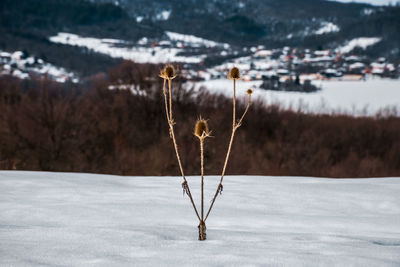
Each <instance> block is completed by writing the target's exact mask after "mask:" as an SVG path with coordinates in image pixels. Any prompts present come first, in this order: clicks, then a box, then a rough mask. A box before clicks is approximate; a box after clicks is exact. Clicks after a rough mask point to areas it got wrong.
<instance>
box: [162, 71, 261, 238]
mask: <svg viewBox="0 0 400 267" xmlns="http://www.w3.org/2000/svg"><path fill="white" fill-rule="evenodd" d="M159 76H160V77H161V78H163V79H164V84H163V95H164V104H165V113H166V116H167V121H168V125H169V134H170V137H171V139H172V142H173V145H174V149H175V154H176V158H177V161H178V165H179V169H180V172H181V176H182V178H183V183H182V188H183V192H184V193H186V194H187V195H188V196H189V199H190V202H191V203H192V206H193V209H194V211H195V213H196V216H197V218H198V219H199V226H198V228H199V240H205V239H206V224H205V222H206V220H207V218H208V216H209V215H210V212H211V209H212V207H213V206H214V203H215V200H216V198H217V196H218V194H221V192H222V190H223V186H222V182H223V179H224V176H225V172H226V167H227V165H228V161H229V157H230V153H231V149H232V144H233V140H234V137H235V133H236V131H237V129H238V128H239V127H240V126H241V125H242V122H243V119H244V117H245V116H246V114H247V112H248V110H249V107H250V104H251V94H252V93H253V90H252V89H248V90H247V91H246V93H247V95H248V100H247V106H246V109H245V111H244V112H243V114H242V116H241V117H240V119H239V120H238V121H236V81H237V80H239V79H240V71H239V69H238V68H237V67H233V68H232V69H231V70H230V71H229V73H228V78H229V79H231V80H233V106H232V109H233V112H232V133H231V138H230V140H229V144H228V150H227V152H226V156H225V161H224V166H223V168H222V173H221V178H220V181H219V184H218V187H217V190H216V192H215V194H214V197H213V198H212V200H211V204H210V207H209V208H208V211H207V213H206V215H205V216H204V141H205V139H206V138H208V137H210V136H211V131H210V130H209V128H208V122H207V120H204V119H202V118H201V117H200V118H199V119H197V121H196V124H195V128H194V132H193V134H194V135H195V136H196V137H197V138H198V139H199V142H200V162H201V163H200V164H201V166H200V169H201V215H199V212H198V210H197V207H196V205H195V203H194V201H193V197H192V194H191V192H190V189H189V184H188V182H187V179H186V177H185V174H184V171H183V167H182V162H181V157H180V154H179V149H178V145H177V142H176V137H175V132H174V125H175V124H176V123H175V121H174V119H173V113H172V80H173V79H174V78H175V77H176V72H175V69H174V67H173V66H172V65H170V64H168V65H166V66H165V67H164V68H163V69H162V70H161V71H160V75H159ZM167 82H168V91H167V88H166V87H167Z"/></svg>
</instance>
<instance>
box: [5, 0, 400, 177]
mask: <svg viewBox="0 0 400 267" xmlns="http://www.w3.org/2000/svg"><path fill="white" fill-rule="evenodd" d="M0 36H1V37H0V169H10V170H41V171H67V172H93V173H110V174H121V175H179V172H178V170H179V169H178V166H177V163H176V159H175V154H174V151H173V147H172V144H171V140H170V138H169V135H168V125H167V122H166V120H165V114H164V106H163V98H162V90H161V89H162V80H161V79H160V78H159V77H158V74H159V71H160V69H161V68H162V67H163V65H164V64H166V63H172V64H173V65H174V66H175V67H176V68H177V70H178V74H179V76H178V77H177V78H176V79H174V83H173V86H174V90H173V92H174V93H173V95H174V103H175V104H174V105H175V106H174V111H175V114H176V121H177V125H176V134H177V139H178V143H179V145H180V149H181V155H182V157H183V165H184V168H185V170H186V173H187V174H198V172H199V166H200V162H199V161H200V160H199V156H198V155H199V148H198V143H197V140H196V138H195V137H194V136H193V134H192V132H193V127H194V124H195V120H196V118H197V117H198V116H200V115H202V117H204V118H207V119H209V126H210V129H211V130H212V132H213V136H214V138H211V139H208V140H207V143H206V152H205V153H206V154H205V158H206V162H207V164H206V170H205V171H206V173H207V174H218V173H220V172H221V168H222V165H223V160H224V155H225V152H226V149H227V145H228V141H229V136H230V131H231V129H230V127H231V118H232V114H231V112H232V100H231V96H232V92H233V91H232V81H230V80H228V79H227V78H226V76H227V72H228V71H229V69H230V68H231V67H233V66H237V67H238V68H239V69H240V70H241V76H242V79H241V80H240V81H239V82H238V87H237V90H238V91H237V94H238V96H239V111H238V112H239V114H241V112H243V110H244V105H245V101H246V96H245V91H246V90H247V89H248V88H253V89H254V94H253V104H252V107H251V109H250V110H249V113H248V115H247V117H246V119H245V122H244V124H243V126H242V127H241V128H240V130H239V131H238V132H237V136H236V139H235V143H234V146H233V153H232V156H231V159H230V164H229V165H228V170H227V173H228V174H260V175H298V176H300V175H301V176H326V177H377V176H399V175H400V134H399V133H400V117H399V116H400V79H399V78H400V3H399V2H396V1H384V0H371V1H368V0H365V1H326V0H247V1H245V0H242V1H235V2H232V1H227V0H213V1H206V0H185V1H183V0H170V1H162V0H154V1H148V0H146V1H145V0H91V1H85V0H69V1H66V0H18V1H15V0H2V1H1V2H0Z"/></svg>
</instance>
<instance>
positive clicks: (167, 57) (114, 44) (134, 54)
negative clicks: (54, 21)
mask: <svg viewBox="0 0 400 267" xmlns="http://www.w3.org/2000/svg"><path fill="white" fill-rule="evenodd" d="M49 40H50V41H51V42H53V43H59V44H64V45H72V46H80V47H86V48H88V49H90V50H92V51H94V52H97V53H101V54H106V55H109V56H110V57H114V58H123V59H128V60H132V61H135V62H137V63H167V62H184V63H199V62H201V61H202V60H203V59H204V58H205V56H204V55H199V56H193V57H191V56H179V55H178V54H179V53H180V52H182V51H183V50H182V49H179V48H164V47H160V46H156V47H142V46H139V47H137V46H132V45H130V44H129V43H128V42H126V41H124V40H117V39H98V38H93V37H82V36H79V35H77V34H72V33H65V32H60V33H58V34H57V35H56V36H52V37H50V38H49Z"/></svg>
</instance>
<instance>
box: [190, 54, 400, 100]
mask: <svg viewBox="0 0 400 267" xmlns="http://www.w3.org/2000/svg"><path fill="white" fill-rule="evenodd" d="M252 52H253V53H252V55H250V56H245V57H239V58H236V59H232V60H230V61H228V62H225V63H223V64H221V65H217V66H215V67H211V68H207V69H205V70H200V71H198V72H191V73H190V75H192V77H193V79H196V78H199V79H201V80H211V79H221V78H225V77H226V73H227V70H228V69H230V68H231V67H232V66H237V67H239V68H240V70H241V71H242V78H243V79H244V80H246V81H254V80H263V81H264V83H263V85H264V86H261V87H264V88H265V89H270V90H289V91H291V89H290V88H288V86H280V85H285V84H295V85H296V84H297V85H304V86H303V87H302V88H303V89H302V88H300V89H299V90H297V89H295V91H306V92H307V91H309V90H311V91H313V90H314V89H313V88H311V89H310V87H309V86H308V85H310V84H311V83H312V81H316V80H330V81H361V80H366V79H368V78H370V77H376V78H391V79H399V77H400V64H398V65H396V64H394V63H392V62H390V60H388V59H386V58H383V57H381V58H378V59H376V60H371V59H370V58H369V57H368V56H365V55H357V54H355V53H354V54H353V53H342V52H340V51H337V50H336V51H335V50H314V51H313V50H311V49H295V48H294V49H292V48H289V47H284V48H282V49H273V50H268V49H264V48H263V47H262V46H260V47H258V48H252ZM289 87H290V86H289ZM292 89H293V88H292Z"/></svg>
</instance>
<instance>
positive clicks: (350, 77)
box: [0, 32, 400, 92]
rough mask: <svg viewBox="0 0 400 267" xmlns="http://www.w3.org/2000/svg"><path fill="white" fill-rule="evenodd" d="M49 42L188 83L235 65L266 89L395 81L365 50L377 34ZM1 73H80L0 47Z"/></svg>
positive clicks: (69, 37)
mask: <svg viewBox="0 0 400 267" xmlns="http://www.w3.org/2000/svg"><path fill="white" fill-rule="evenodd" d="M49 40H50V41H51V42H53V43H58V44H62V45H72V46H79V47H84V48H85V49H89V50H92V51H93V52H96V53H101V54H106V55H109V56H110V57H114V58H123V59H127V60H132V61H134V62H137V63H154V64H160V63H161V64H164V63H174V64H182V65H183V67H182V70H181V74H182V75H183V76H184V77H185V78H186V79H188V80H191V81H207V80H215V79H223V78H226V73H227V71H228V70H229V69H230V68H231V67H233V66H236V67H238V68H239V69H240V70H241V73H242V79H243V80H245V81H255V80H258V81H262V85H261V86H260V87H261V88H264V89H268V90H284V91H303V92H312V91H315V90H318V88H316V87H315V86H314V85H313V81H316V80H332V81H333V80H334V81H361V80H366V79H368V78H369V77H379V78H391V79H399V77H400V64H399V63H394V62H391V61H390V59H387V58H383V57H381V58H377V59H371V57H369V56H367V55H366V53H365V49H366V48H367V47H368V46H371V45H374V44H376V43H378V42H379V41H380V39H379V38H371V37H365V38H356V39H353V40H350V41H348V42H347V43H345V44H343V46H341V47H337V48H335V49H326V50H312V49H300V48H291V47H283V48H277V49H266V48H265V47H264V46H257V47H244V48H233V47H231V46H230V45H229V44H224V43H217V42H214V41H210V40H205V39H202V38H199V37H196V36H192V35H183V34H179V33H172V32H166V34H165V37H164V39H163V40H149V39H147V38H142V39H140V40H139V41H137V42H136V43H132V42H128V41H124V40H114V39H97V38H90V37H81V36H79V35H76V34H70V33H59V34H58V35H57V36H53V37H50V38H49ZM0 75H12V76H15V77H18V78H20V79H29V78H31V77H35V76H46V77H49V78H51V79H53V80H55V81H57V82H67V81H70V82H79V76H78V75H77V74H75V73H74V72H71V71H69V70H66V69H64V68H61V67H58V66H54V65H52V64H50V63H47V62H45V61H44V60H42V59H40V58H37V57H35V56H31V55H28V54H27V53H26V52H22V51H16V52H11V53H10V52H4V51H3V52H2V51H0Z"/></svg>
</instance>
